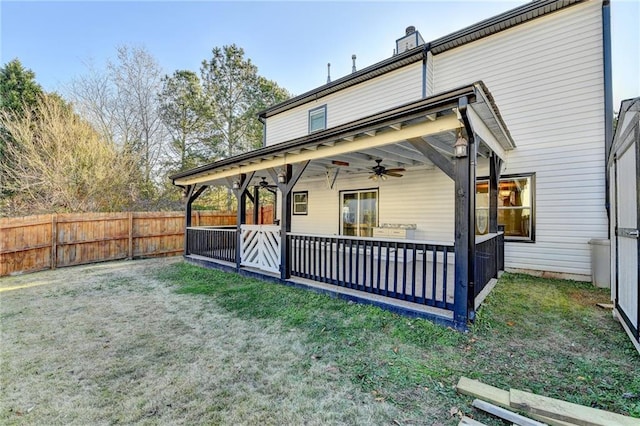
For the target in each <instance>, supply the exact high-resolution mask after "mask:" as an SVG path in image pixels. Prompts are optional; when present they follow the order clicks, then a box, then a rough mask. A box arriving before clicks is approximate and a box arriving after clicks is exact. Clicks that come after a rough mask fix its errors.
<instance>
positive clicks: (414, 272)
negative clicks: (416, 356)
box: [287, 234, 454, 310]
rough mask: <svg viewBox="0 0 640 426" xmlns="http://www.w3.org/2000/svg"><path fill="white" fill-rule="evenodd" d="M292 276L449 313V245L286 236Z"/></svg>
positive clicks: (451, 286) (451, 252) (451, 258)
mask: <svg viewBox="0 0 640 426" xmlns="http://www.w3.org/2000/svg"><path fill="white" fill-rule="evenodd" d="M287 243H288V244H289V252H290V253H291V259H290V271H291V275H292V276H297V277H301V278H306V279H310V280H314V281H319V282H323V283H327V284H332V285H335V286H338V287H344V288H350V289H354V290H358V291H362V292H367V293H373V294H377V295H382V296H386V297H391V298H395V299H400V300H406V301H410V302H415V303H420V304H424V305H428V306H433V307H438V308H443V309H448V310H452V309H453V297H454V279H453V273H454V264H453V261H454V250H453V244H452V243H451V244H448V243H431V242H421V241H398V240H374V239H372V238H357V237H344V236H340V237H337V236H312V235H302V234H288V235H287Z"/></svg>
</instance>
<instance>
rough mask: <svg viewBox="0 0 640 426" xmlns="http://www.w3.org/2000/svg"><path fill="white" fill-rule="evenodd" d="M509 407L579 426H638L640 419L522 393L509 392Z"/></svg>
mask: <svg viewBox="0 0 640 426" xmlns="http://www.w3.org/2000/svg"><path fill="white" fill-rule="evenodd" d="M509 399H510V401H511V407H512V408H515V409H518V410H523V411H525V412H527V413H536V414H540V415H543V416H545V417H551V418H555V419H559V420H562V421H566V422H570V423H574V424H576V425H580V426H640V419H634V418H632V417H627V416H623V415H621V414H617V413H611V412H609V411H604V410H599V409H597V408H592V407H586V406H584V405H579V404H574V403H572V402H567V401H562V400H559V399H554V398H549V397H546V396H542V395H535V394H533V393H529V392H524V391H521V390H518V389H511V390H510V391H509Z"/></svg>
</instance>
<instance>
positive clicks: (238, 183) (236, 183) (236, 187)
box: [231, 180, 240, 189]
mask: <svg viewBox="0 0 640 426" xmlns="http://www.w3.org/2000/svg"><path fill="white" fill-rule="evenodd" d="M231 187H232V188H233V189H240V181H239V180H234V181H233V184H232V185H231Z"/></svg>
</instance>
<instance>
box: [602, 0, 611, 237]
mask: <svg viewBox="0 0 640 426" xmlns="http://www.w3.org/2000/svg"><path fill="white" fill-rule="evenodd" d="M602 55H603V66H604V69H603V74H604V76H603V79H604V168H605V209H606V211H607V218H608V219H609V221H610V220H611V212H610V208H611V200H610V199H609V185H610V184H611V183H610V182H609V173H607V163H608V160H609V153H610V152H611V145H612V144H613V86H612V73H611V6H610V4H609V0H604V1H603V2H602ZM607 232H608V233H609V238H611V235H610V234H611V227H610V226H609V227H608V230H607Z"/></svg>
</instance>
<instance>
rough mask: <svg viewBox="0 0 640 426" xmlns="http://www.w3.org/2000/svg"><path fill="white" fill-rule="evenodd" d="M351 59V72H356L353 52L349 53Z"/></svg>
mask: <svg viewBox="0 0 640 426" xmlns="http://www.w3.org/2000/svg"><path fill="white" fill-rule="evenodd" d="M351 60H352V61H353V65H352V66H351V73H352V74H353V73H354V72H356V55H355V53H354V54H353V55H351Z"/></svg>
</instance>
